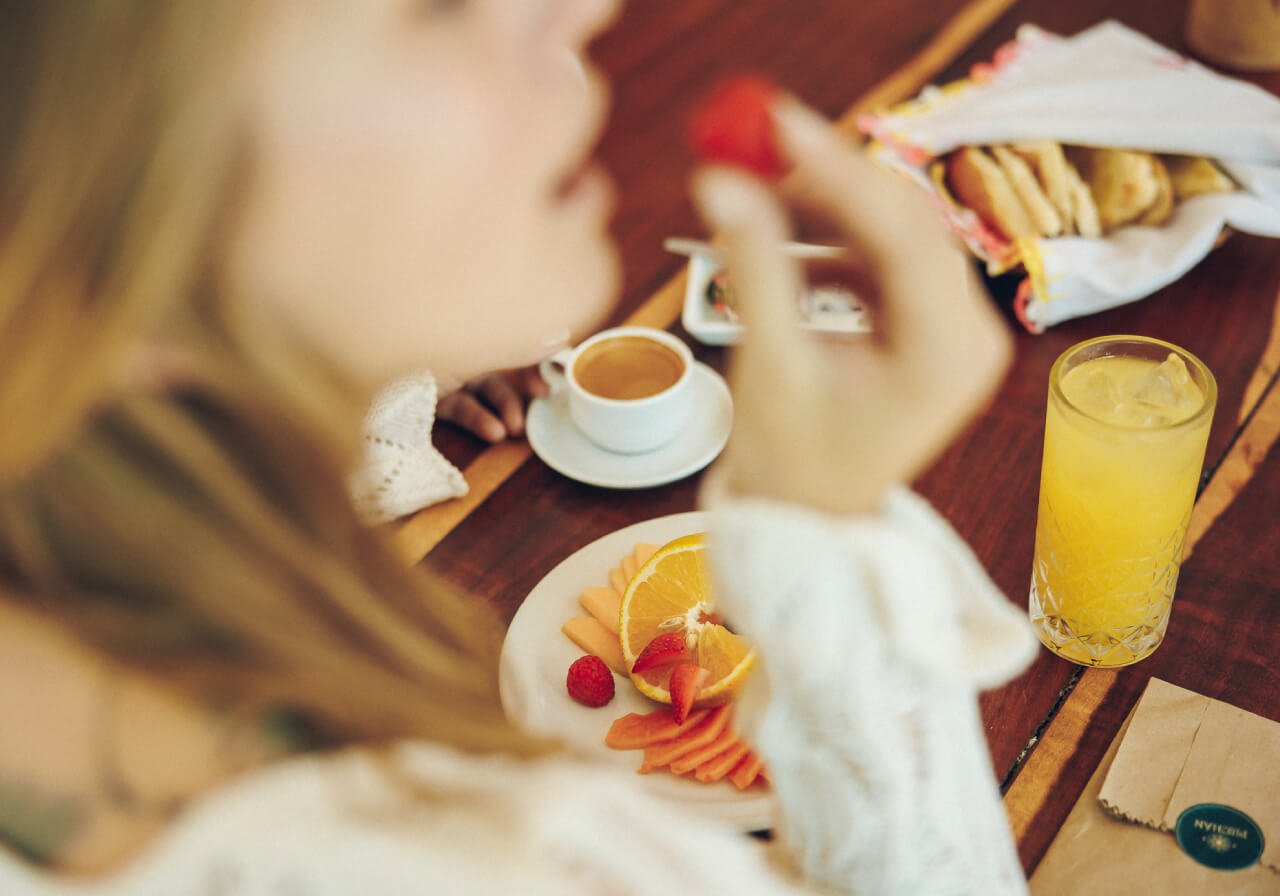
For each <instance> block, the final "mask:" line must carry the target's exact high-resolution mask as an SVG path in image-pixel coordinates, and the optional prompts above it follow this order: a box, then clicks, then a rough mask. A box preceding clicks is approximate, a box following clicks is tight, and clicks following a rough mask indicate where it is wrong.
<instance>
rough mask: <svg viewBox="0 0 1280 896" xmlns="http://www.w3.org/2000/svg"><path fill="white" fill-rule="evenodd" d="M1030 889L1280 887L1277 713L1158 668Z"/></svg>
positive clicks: (1060, 892) (1252, 890)
mask: <svg viewBox="0 0 1280 896" xmlns="http://www.w3.org/2000/svg"><path fill="white" fill-rule="evenodd" d="M1215 805H1217V806H1226V807H1230V809H1228V810H1220V809H1217V808H1214V806H1215ZM1231 810H1237V811H1238V812H1239V813H1243V816H1237V815H1235V814H1232V812H1231ZM1184 812H1185V813H1186V814H1185V816H1184ZM1237 818H1243V819H1244V820H1243V821H1239V820H1237ZM1180 819H1181V823H1180ZM1249 822H1251V823H1252V824H1250V823H1249ZM1264 844H1265V845H1264ZM1184 847H1185V850H1184ZM1259 850H1260V851H1261V855H1260V858H1259V859H1258V860H1257V861H1256V862H1254V863H1253V864H1251V865H1249V866H1248V867H1245V868H1243V869H1240V870H1220V868H1219V867H1209V865H1206V864H1201V861H1197V859H1196V858H1193V857H1192V856H1193V855H1197V856H1199V857H1200V859H1201V860H1203V861H1206V862H1209V863H1210V864H1216V865H1219V866H1223V865H1230V864H1232V863H1233V862H1234V863H1237V864H1238V863H1239V862H1242V861H1245V860H1248V859H1250V858H1252V856H1254V855H1257V852H1258V851H1259ZM1031 892H1032V893H1034V894H1043V896H1050V894H1052V896H1072V894H1081V896H1083V894H1088V896H1109V894H1117V896H1119V894H1124V896H1129V894H1134V893H1157V894H1160V896H1180V894H1195V896H1202V894H1209V893H1212V894H1215V896H1255V894H1256V896H1262V894H1269V896H1276V894H1280V724H1278V723H1276V722H1272V721H1269V720H1267V719H1264V718H1262V717H1260V716H1256V715H1254V714H1252V713H1248V712H1244V711H1243V710H1240V709H1237V708H1235V707H1233V706H1230V705H1228V704H1226V703H1221V702H1219V701H1217V700H1211V699H1209V698H1208V697H1203V696H1201V695H1199V694H1196V693H1194V692H1192V691H1188V690H1184V689H1183V688H1179V687H1176V686H1174V685H1171V684H1169V683H1168V682H1164V681H1161V680H1159V679H1157V678H1153V679H1151V681H1150V683H1148V685H1147V689H1146V691H1145V692H1144V693H1143V695H1142V699H1141V700H1139V701H1138V705H1137V706H1136V707H1134V710H1133V712H1131V713H1130V714H1129V718H1128V719H1127V720H1126V721H1125V723H1124V725H1123V726H1121V728H1120V732H1119V733H1118V734H1117V735H1116V738H1115V740H1114V741H1112V743H1111V747H1110V749H1108V750H1107V754H1106V756H1104V757H1103V759H1102V762H1101V764H1100V765H1099V766H1098V769H1097V770H1096V771H1095V772H1094V774H1093V777H1092V778H1091V779H1090V780H1089V784H1088V786H1086V787H1085V790H1084V793H1082V794H1081V795H1080V799H1079V800H1078V801H1077V802H1076V804H1075V806H1074V808H1072V810H1071V814H1070V815H1069V816H1067V820H1066V823H1065V824H1063V826H1062V830H1060V831H1059V832H1058V836H1057V837H1056V838H1055V839H1054V841H1053V843H1052V844H1051V845H1050V847H1049V851H1048V852H1047V853H1046V854H1045V856H1044V859H1043V860H1042V861H1041V862H1040V865H1039V867H1037V868H1036V871H1035V874H1034V875H1033V876H1032V878H1031Z"/></svg>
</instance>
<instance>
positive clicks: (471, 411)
mask: <svg viewBox="0 0 1280 896" xmlns="http://www.w3.org/2000/svg"><path fill="white" fill-rule="evenodd" d="M436 414H437V416H439V418H440V419H441V420H448V421H449V422H450V423H454V424H456V425H458V426H460V427H462V428H463V429H465V430H467V431H468V432H471V433H474V434H475V435H477V436H479V437H480V438H482V439H484V440H485V441H486V442H501V441H502V440H503V439H505V438H506V437H507V428H506V427H505V426H504V425H503V424H502V421H501V420H499V419H498V418H497V417H496V416H494V414H493V412H492V411H490V410H489V409H488V408H487V407H485V406H484V405H483V404H481V403H480V401H479V399H477V398H476V397H475V396H474V395H472V394H471V393H470V392H468V391H467V390H465V389H459V390H458V391H457V392H451V393H450V394H448V395H446V396H444V397H443V398H441V399H440V403H439V404H438V405H437V407H436Z"/></svg>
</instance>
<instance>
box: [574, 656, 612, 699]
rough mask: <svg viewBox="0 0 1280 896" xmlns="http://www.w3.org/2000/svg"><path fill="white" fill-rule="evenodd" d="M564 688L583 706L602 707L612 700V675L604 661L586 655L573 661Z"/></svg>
mask: <svg viewBox="0 0 1280 896" xmlns="http://www.w3.org/2000/svg"><path fill="white" fill-rule="evenodd" d="M565 687H567V688H568V689H569V696H570V697H572V698H573V699H574V700H577V701H578V702H579V703H581V704H582V705H583V706H593V707H594V706H604V705H605V704H606V703H608V702H609V701H610V700H612V699H613V673H612V672H610V671H609V667H608V666H606V665H605V664H604V660H602V659H600V657H598V656H591V655H589V654H588V655H587V656H584V657H579V658H578V659H576V660H574V661H573V665H571V666H570V667H569V674H568V676H567V677H566V678H565Z"/></svg>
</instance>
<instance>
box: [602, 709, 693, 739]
mask: <svg viewBox="0 0 1280 896" xmlns="http://www.w3.org/2000/svg"><path fill="white" fill-rule="evenodd" d="M706 717H707V710H705V709H696V710H694V711H693V712H691V713H689V717H688V718H687V719H685V720H684V722H683V723H680V724H677V723H676V720H675V719H674V718H673V717H672V715H671V710H670V709H668V708H667V707H665V706H664V707H663V708H662V709H655V710H654V711H653V712H646V713H638V712H629V713H627V714H626V715H625V716H622V717H620V718H618V719H615V720H614V722H613V724H612V725H611V726H610V727H609V731H608V733H606V734H605V736H604V742H605V746H608V747H612V748H613V749H615V750H641V749H644V748H645V747H647V746H649V745H650V744H653V743H657V742H659V741H666V740H671V739H672V738H676V737H679V736H680V735H682V734H684V733H685V732H686V731H689V730H691V729H693V728H696V727H698V724H699V723H701V722H702V720H703V719H705V718H706Z"/></svg>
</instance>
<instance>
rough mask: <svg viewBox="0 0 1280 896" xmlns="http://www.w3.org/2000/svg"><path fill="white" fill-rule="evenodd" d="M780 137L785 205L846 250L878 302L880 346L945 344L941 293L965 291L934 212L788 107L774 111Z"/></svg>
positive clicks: (790, 103)
mask: <svg viewBox="0 0 1280 896" xmlns="http://www.w3.org/2000/svg"><path fill="white" fill-rule="evenodd" d="M774 117H775V120H776V121H777V123H778V135H779V139H780V140H781V141H782V143H783V146H784V149H785V150H786V152H787V155H788V157H789V158H790V159H791V161H792V162H793V164H794V169H793V172H792V174H791V175H790V176H789V177H788V178H787V179H786V180H785V182H784V184H783V191H784V194H785V197H786V199H787V200H788V201H789V202H792V203H794V204H796V205H797V206H798V207H799V208H802V209H804V210H805V212H806V213H808V214H809V215H812V216H820V217H825V218H826V219H828V220H829V221H831V222H832V223H833V224H834V225H835V226H836V227H837V229H838V230H840V231H842V232H843V234H844V238H845V239H846V240H847V241H848V242H849V243H850V244H851V248H852V250H853V253H854V254H855V255H856V256H857V257H858V258H859V259H860V261H861V263H862V264H863V266H864V267H865V268H866V269H867V271H868V273H869V274H870V276H871V277H872V278H873V279H874V280H876V281H877V282H878V284H879V286H880V288H879V290H878V291H877V292H878V294H879V296H880V297H883V301H873V302H872V312H873V318H874V321H875V327H876V331H877V338H878V340H879V341H881V342H887V343H889V344H890V345H898V344H900V343H901V342H902V341H903V340H910V341H914V342H915V343H917V344H919V343H921V342H922V341H923V342H930V341H932V340H933V339H935V338H945V334H946V331H947V329H948V326H947V317H948V314H949V313H950V309H949V308H948V306H949V305H950V306H957V305H959V304H961V303H962V300H963V299H964V298H965V297H964V296H962V295H961V296H955V297H954V298H955V299H956V301H953V302H948V301H946V298H945V293H946V291H947V290H948V289H951V290H953V291H954V289H955V285H956V284H958V283H963V279H962V277H961V276H960V275H961V274H962V271H961V267H962V265H963V258H962V257H961V256H960V254H959V253H958V252H957V251H956V250H955V247H954V241H953V240H952V239H951V237H950V236H949V235H948V234H947V233H946V231H945V228H943V226H942V223H941V222H940V221H939V219H938V214H937V212H936V211H935V210H934V209H933V208H931V207H930V206H929V205H928V203H927V202H925V200H924V199H923V198H922V197H921V196H920V191H919V189H918V188H916V187H915V186H914V185H912V184H909V183H908V182H907V181H906V180H905V179H903V178H900V177H896V176H894V175H892V174H889V173H887V172H885V171H883V170H881V169H880V168H878V167H877V166H876V164H875V163H874V162H872V161H871V159H869V158H868V157H867V156H866V154H865V153H863V152H862V151H861V150H859V149H858V148H857V147H855V146H853V145H852V144H851V143H850V142H849V141H848V140H847V139H846V138H844V137H843V136H842V135H841V134H840V133H839V132H838V131H836V130H835V129H834V128H832V127H831V126H830V124H828V122H827V121H826V120H825V119H823V118H822V117H821V116H819V115H818V114H817V113H815V112H814V111H813V110H811V109H809V108H808V107H806V106H803V105H801V104H800V103H799V102H798V101H796V100H793V99H786V100H784V101H782V102H780V103H779V104H778V105H777V107H776V108H775V110H774Z"/></svg>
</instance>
